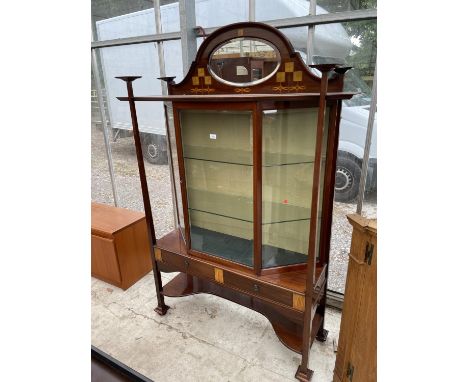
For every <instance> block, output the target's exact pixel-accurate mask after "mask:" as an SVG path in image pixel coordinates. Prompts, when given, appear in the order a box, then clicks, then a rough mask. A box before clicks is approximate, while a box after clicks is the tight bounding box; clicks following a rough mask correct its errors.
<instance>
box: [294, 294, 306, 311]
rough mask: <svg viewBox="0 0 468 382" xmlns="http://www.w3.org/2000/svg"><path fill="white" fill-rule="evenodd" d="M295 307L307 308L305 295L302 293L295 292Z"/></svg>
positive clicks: (298, 308)
mask: <svg viewBox="0 0 468 382" xmlns="http://www.w3.org/2000/svg"><path fill="white" fill-rule="evenodd" d="M293 308H294V309H297V310H301V311H304V310H305V297H304V296H303V295H301V294H296V293H293Z"/></svg>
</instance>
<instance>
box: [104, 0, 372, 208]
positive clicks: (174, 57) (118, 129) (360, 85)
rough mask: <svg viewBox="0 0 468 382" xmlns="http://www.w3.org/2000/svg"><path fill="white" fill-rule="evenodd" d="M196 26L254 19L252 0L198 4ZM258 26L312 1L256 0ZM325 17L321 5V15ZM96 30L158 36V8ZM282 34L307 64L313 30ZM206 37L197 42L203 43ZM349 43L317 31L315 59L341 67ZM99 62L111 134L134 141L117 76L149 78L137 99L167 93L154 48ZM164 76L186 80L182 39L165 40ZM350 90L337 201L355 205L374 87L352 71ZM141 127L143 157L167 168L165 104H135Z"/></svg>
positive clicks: (170, 20) (329, 30)
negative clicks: (326, 59) (332, 61)
mask: <svg viewBox="0 0 468 382" xmlns="http://www.w3.org/2000/svg"><path fill="white" fill-rule="evenodd" d="M195 6H196V20H197V21H196V22H197V25H199V26H202V27H204V28H210V27H215V26H224V25H227V24H231V23H235V22H240V21H245V20H247V19H248V12H249V9H248V8H249V4H248V0H240V1H232V0H196V1H195ZM255 6H256V9H255V14H256V21H266V20H274V19H280V18H289V17H297V16H305V15H308V14H309V2H308V1H306V0H257V1H256V2H255ZM323 13H327V12H326V11H325V10H324V9H323V8H321V7H317V14H323ZM161 27H162V30H163V32H172V31H178V30H179V29H180V28H179V4H178V3H172V4H168V5H164V6H162V7H161ZM96 30H97V35H98V39H99V40H111V39H116V38H122V37H131V36H138V35H149V34H154V33H155V18H154V9H147V10H143V11H139V12H134V13H129V14H126V15H122V16H118V17H113V18H110V19H106V20H102V21H98V22H97V23H96ZM282 32H283V33H284V34H285V35H286V36H287V37H288V38H289V39H290V41H291V43H292V44H293V46H294V47H295V49H296V50H297V51H298V52H300V53H301V56H302V57H303V58H305V52H306V49H307V48H306V46H307V34H308V33H307V27H298V28H287V29H283V30H282ZM201 42H202V38H199V39H198V45H200V44H201ZM351 46H352V43H351V40H350V38H349V36H348V34H347V33H346V31H345V29H344V28H343V27H342V26H341V24H337V23H335V24H325V25H318V26H317V27H316V28H315V34H314V41H313V47H314V57H315V56H317V57H334V58H337V59H341V60H342V61H344V60H345V58H346V57H347V56H348V55H349V52H350V50H351ZM100 51H101V64H102V70H103V77H104V83H105V91H106V96H107V104H108V111H109V118H110V124H111V128H112V129H113V131H114V136H115V137H118V136H120V137H125V136H130V135H131V130H132V125H131V118H130V113H129V109H128V105H127V104H125V103H123V102H119V101H118V100H117V99H116V97H117V96H122V95H124V93H125V89H124V87H123V85H122V82H121V81H117V80H116V79H115V77H117V76H123V75H139V76H143V78H144V81H142V80H140V81H135V82H134V91H135V94H136V95H143V94H144V95H148V94H161V91H162V90H161V83H160V81H159V80H158V79H157V77H159V62H158V59H157V48H156V45H155V44H154V43H146V44H137V45H126V46H119V47H111V48H104V49H101V50H100ZM164 56H165V57H164V58H165V64H166V75H167V76H176V79H175V81H176V82H178V81H181V80H182V79H183V68H182V57H181V45H180V41H166V42H164ZM346 77H347V79H346V83H345V88H346V90H353V91H359V92H362V94H360V95H357V96H355V97H353V99H351V100H349V101H345V102H344V105H343V109H342V114H341V124H340V140H339V148H338V150H339V152H338V159H337V172H336V186H335V199H336V200H338V201H351V200H353V199H355V197H356V196H357V193H358V189H359V179H360V176H361V162H362V158H363V154H364V144H365V139H366V131H367V120H368V115H369V104H370V89H369V87H368V86H367V85H366V83H365V82H364V81H362V80H361V79H360V78H359V76H357V75H356V73H354V72H353V70H351V71H349V72H348V73H347V75H346ZM137 109H138V122H139V128H140V132H141V135H142V142H143V144H144V150H143V152H144V155H145V158H146V160H147V161H148V162H150V163H153V164H164V163H167V152H166V150H167V146H166V130H165V120H164V112H163V106H162V104H161V103H146V102H142V103H139V104H137ZM376 130H377V125H376V122H374V136H373V139H372V144H371V149H370V161H369V172H368V180H367V184H366V188H367V190H372V189H374V188H375V187H376V178H377V176H376V175H377V160H376V159H377V150H376V139H375V138H376V136H375V135H376Z"/></svg>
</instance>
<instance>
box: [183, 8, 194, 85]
mask: <svg viewBox="0 0 468 382" xmlns="http://www.w3.org/2000/svg"><path fill="white" fill-rule="evenodd" d="M179 17H180V36H181V45H182V64H183V68H184V76H185V75H186V74H187V72H188V70H189V68H190V64H191V63H192V61H193V60H194V59H195V56H196V55H197V33H196V29H195V27H196V19H195V0H179Z"/></svg>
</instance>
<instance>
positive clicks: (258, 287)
mask: <svg viewBox="0 0 468 382" xmlns="http://www.w3.org/2000/svg"><path fill="white" fill-rule="evenodd" d="M224 284H225V285H226V286H231V287H234V288H236V289H240V290H241V291H245V292H247V293H249V294H253V295H256V296H259V297H263V298H266V299H268V300H272V301H277V302H279V303H282V304H284V305H287V306H292V292H288V291H287V290H284V289H281V288H277V287H274V286H272V285H268V284H264V283H260V282H258V281H255V280H252V279H249V278H246V277H241V276H238V275H236V274H234V273H231V272H224Z"/></svg>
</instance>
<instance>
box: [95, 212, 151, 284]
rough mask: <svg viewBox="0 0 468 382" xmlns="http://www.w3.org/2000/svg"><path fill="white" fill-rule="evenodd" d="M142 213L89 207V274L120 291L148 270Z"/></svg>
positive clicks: (144, 225) (149, 265)
mask: <svg viewBox="0 0 468 382" xmlns="http://www.w3.org/2000/svg"><path fill="white" fill-rule="evenodd" d="M150 253H151V252H150V245H149V242H148V231H147V228H146V220H145V214H144V213H142V212H137V211H131V210H127V209H125V208H117V207H113V206H108V205H105V204H99V203H92V204H91V275H92V276H93V277H96V278H98V279H100V280H103V281H105V282H107V283H109V284H112V285H115V286H117V287H119V288H122V289H123V290H125V289H127V288H129V287H131V286H132V285H133V284H135V283H136V282H137V281H138V280H140V279H141V278H142V277H143V276H144V275H146V274H147V273H148V272H150V271H151V269H152V266H151V258H150V257H149V254H150Z"/></svg>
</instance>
